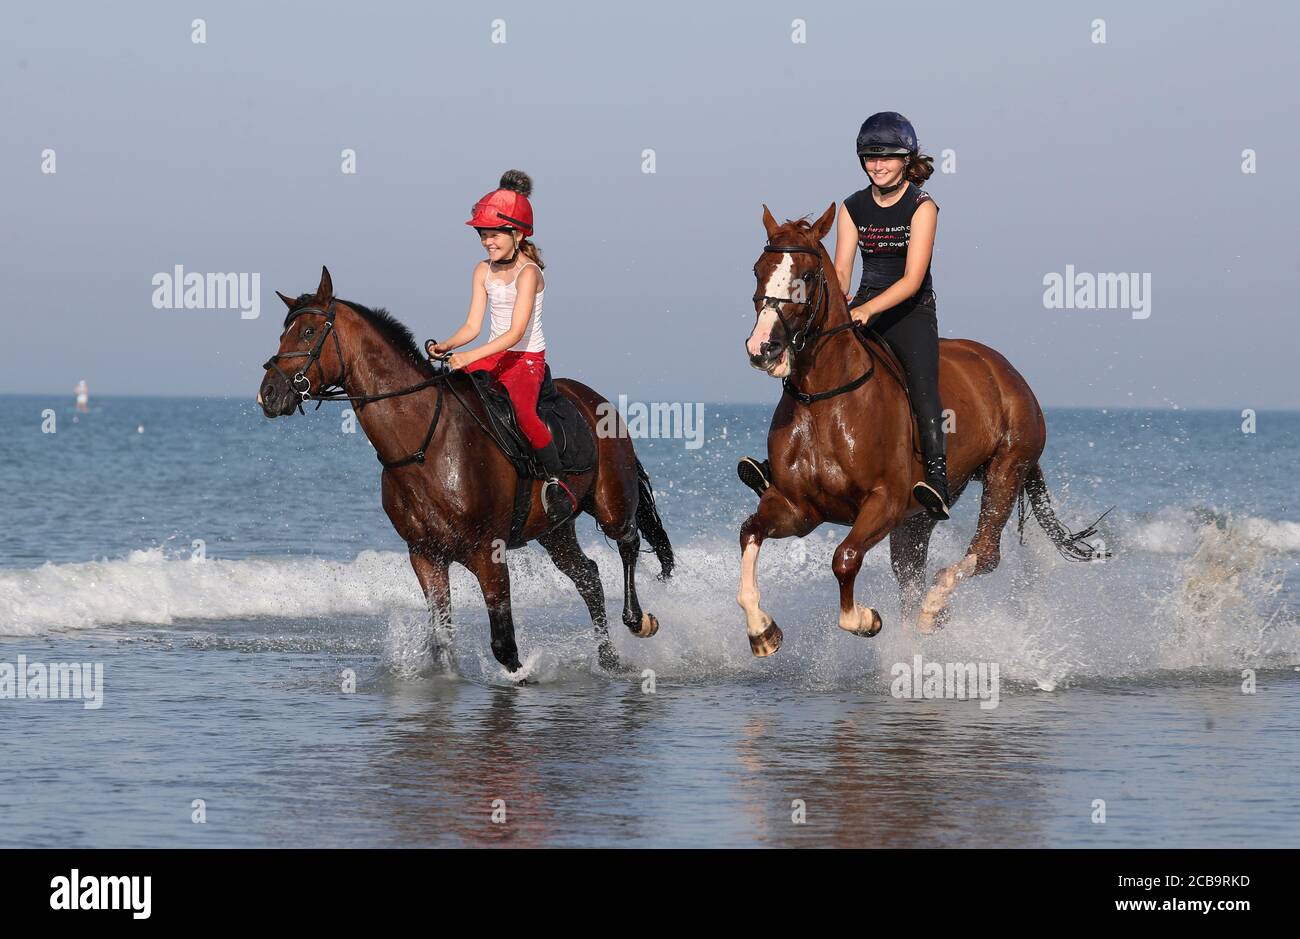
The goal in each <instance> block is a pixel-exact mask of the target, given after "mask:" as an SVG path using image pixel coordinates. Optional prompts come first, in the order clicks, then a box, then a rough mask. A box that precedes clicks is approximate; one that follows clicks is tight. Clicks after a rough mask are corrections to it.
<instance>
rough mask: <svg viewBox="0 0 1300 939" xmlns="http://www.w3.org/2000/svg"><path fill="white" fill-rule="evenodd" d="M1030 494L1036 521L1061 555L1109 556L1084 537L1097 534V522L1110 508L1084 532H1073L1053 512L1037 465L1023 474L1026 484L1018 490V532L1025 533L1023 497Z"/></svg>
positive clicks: (1083, 558) (1072, 558)
mask: <svg viewBox="0 0 1300 939" xmlns="http://www.w3.org/2000/svg"><path fill="white" fill-rule="evenodd" d="M1026 495H1028V496H1029V502H1030V504H1031V505H1032V506H1033V507H1034V518H1036V519H1038V524H1039V525H1040V526H1041V527H1042V529H1043V531H1045V532H1046V533H1047V537H1048V538H1051V539H1052V544H1054V545H1056V550H1057V551H1059V552H1060V554H1061V557H1063V558H1066V559H1067V560H1070V561H1096V560H1103V559H1105V558H1108V557H1110V556H1111V554H1110V552H1109V551H1107V550H1105V549H1104V548H1100V549H1099V548H1097V547H1096V546H1094V545H1091V544H1089V543H1088V542H1087V540H1086V539H1088V538H1091V537H1092V536H1093V535H1095V534H1097V522H1100V521H1101V520H1102V519H1103V518H1105V517H1106V516H1107V515H1109V514H1110V511H1111V510H1110V509H1107V510H1106V511H1105V512H1102V513H1101V515H1100V516H1098V518H1097V521H1096V522H1093V523H1092V524H1091V525H1089V526H1088V527H1087V528H1085V529H1084V530H1083V531H1079V532H1073V531H1070V529H1068V528H1066V527H1065V526H1064V525H1062V524H1061V522H1060V520H1059V519H1058V518H1057V517H1056V513H1055V512H1053V511H1052V498H1051V496H1049V495H1048V494H1047V481H1046V480H1045V479H1043V470H1042V468H1041V467H1040V466H1038V464H1034V468H1033V469H1032V470H1030V471H1029V475H1028V476H1027V477H1025V485H1024V488H1023V489H1022V490H1021V493H1020V522H1019V528H1020V534H1021V537H1023V536H1024V531H1025V502H1024V497H1025V496H1026Z"/></svg>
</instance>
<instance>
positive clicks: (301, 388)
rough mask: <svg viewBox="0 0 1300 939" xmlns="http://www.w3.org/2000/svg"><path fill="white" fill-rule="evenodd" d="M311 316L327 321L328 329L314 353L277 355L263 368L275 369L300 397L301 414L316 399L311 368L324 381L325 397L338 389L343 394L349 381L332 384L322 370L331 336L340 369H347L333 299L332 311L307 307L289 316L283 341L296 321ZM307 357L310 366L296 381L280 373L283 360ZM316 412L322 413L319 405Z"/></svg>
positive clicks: (298, 371) (298, 374) (323, 332)
mask: <svg viewBox="0 0 1300 939" xmlns="http://www.w3.org/2000/svg"><path fill="white" fill-rule="evenodd" d="M308 313H314V314H316V315H318V316H323V317H325V326H324V327H323V328H322V329H321V333H320V338H318V339H317V340H316V344H315V345H314V346H312V347H311V350H310V351H308V352H277V353H276V354H275V355H273V356H271V357H270V358H269V359H267V360H266V362H264V363H263V364H262V368H263V369H274V370H275V373H276V374H277V375H279V376H280V377H281V378H283V379H284V381H285V383H286V384H287V385H288V386H289V387H290V388H292V389H293V391H294V393H295V394H297V395H298V397H299V398H300V400H299V402H298V411H299V413H302V402H303V401H310V400H311V397H312V390H311V379H310V378H308V377H307V373H308V372H309V371H311V367H312V366H313V365H315V366H316V371H317V372H318V373H319V374H320V378H321V387H320V391H321V392H322V393H324V392H328V391H330V389H334V388H337V389H339V390H340V391H341V390H343V379H344V378H345V377H346V376H345V375H339V377H338V379H337V380H335V381H328V380H326V378H325V370H324V369H322V368H321V364H320V353H321V349H323V348H325V340H326V339H327V338H328V337H329V336H331V335H333V336H334V351H335V352H336V353H338V357H339V367H340V368H342V367H343V347H342V346H341V345H339V334H338V332H337V331H336V330H335V329H334V299H333V298H332V297H331V298H330V305H329V309H328V310H322V309H320V308H319V307H313V306H305V307H303V308H302V309H300V310H294V311H293V312H291V313H290V314H289V317H288V319H286V320H285V323H284V332H282V333H280V338H281V339H283V338H284V333H287V332H288V331H289V327H291V326H293V323H294V320H296V319H297V318H298V317H300V316H304V315H306V314H308ZM304 356H305V357H306V359H307V364H306V365H304V366H303V367H302V368H300V369H298V370H297V371H296V372H294V373H293V377H292V378H290V377H289V376H288V375H286V374H285V373H284V372H283V371H281V369H280V360H281V359H300V358H303V357H304ZM318 397H319V396H318ZM320 400H321V401H325V400H333V399H332V398H330V397H320ZM316 409H317V410H320V405H319V404H317V405H316Z"/></svg>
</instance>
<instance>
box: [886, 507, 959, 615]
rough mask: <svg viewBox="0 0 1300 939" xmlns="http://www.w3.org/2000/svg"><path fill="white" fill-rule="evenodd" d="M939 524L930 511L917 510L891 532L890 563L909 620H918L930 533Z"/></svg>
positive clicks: (902, 605) (900, 603) (900, 602)
mask: <svg viewBox="0 0 1300 939" xmlns="http://www.w3.org/2000/svg"><path fill="white" fill-rule="evenodd" d="M950 504H951V503H950ZM937 524H938V520H937V519H935V518H932V517H931V516H930V515H929V514H928V513H926V512H917V513H915V514H913V515H910V516H908V517H907V518H906V519H904V520H903V522H902V523H901V524H900V525H899V526H898V527H897V528H895V529H894V530H893V531H892V532H890V533H889V563H890V566H891V567H892V568H893V570H894V577H895V579H896V580H897V581H898V594H899V605H900V606H901V607H902V610H903V619H904V620H905V621H906V622H909V623H910V622H912V621H914V620H915V619H916V615H917V613H919V612H920V609H921V598H922V597H923V596H924V595H925V563H926V559H927V557H928V556H929V552H930V535H931V533H932V532H933V531H934V526H935V525H937Z"/></svg>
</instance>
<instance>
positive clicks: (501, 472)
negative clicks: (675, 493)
mask: <svg viewBox="0 0 1300 939" xmlns="http://www.w3.org/2000/svg"><path fill="white" fill-rule="evenodd" d="M276 294H277V296H279V297H280V299H281V300H283V301H284V303H285V305H286V306H287V307H288V308H289V309H288V313H287V314H286V316H285V320H284V331H283V333H282V334H281V336H280V346H279V349H278V351H277V352H276V354H275V355H273V356H272V357H271V358H270V360H269V361H267V363H266V364H265V366H263V368H264V373H263V375H262V379H261V382H260V383H259V385H258V389H259V390H258V397H257V400H258V403H259V404H260V405H261V406H262V411H263V413H264V414H265V415H266V416H267V417H268V418H274V417H279V416H282V415H288V414H292V413H293V411H294V409H295V408H297V409H298V410H299V411H300V412H301V410H302V407H301V406H302V403H303V402H304V401H310V400H317V401H325V400H348V401H352V402H354V403H357V404H358V405H359V406H358V407H357V408H356V415H357V421H358V423H360V425H361V428H362V430H363V431H364V432H365V434H366V436H367V437H368V438H369V439H370V442H371V444H373V445H374V448H375V454H376V456H377V457H378V458H379V461H380V462H381V463H382V464H383V466H384V468H383V471H382V477H381V478H382V498H383V506H384V511H385V512H386V513H387V514H388V518H389V519H390V520H391V521H392V523H393V527H394V528H395V529H396V530H397V533H398V534H399V535H401V536H402V539H403V540H404V541H405V542H406V545H407V549H408V552H409V554H410V559H411V567H412V568H413V569H414V570H415V576H416V578H417V579H418V580H419V582H420V588H421V589H422V590H423V592H424V596H425V599H426V602H427V603H428V606H429V610H430V614H431V617H432V622H433V646H434V651H435V653H437V654H438V655H439V656H442V655H445V654H447V653H448V651H449V650H448V649H447V648H446V647H445V646H444V645H443V644H442V641H441V637H440V634H439V633H440V628H447V629H450V625H451V588H450V582H449V577H448V567H449V565H450V563H451V562H453V561H455V562H457V563H459V564H462V565H464V566H465V567H466V568H468V569H469V571H470V572H471V573H472V574H473V575H474V576H475V578H477V580H478V583H479V587H480V588H481V589H482V591H483V599H484V601H485V602H486V604H487V610H488V620H489V623H490V628H491V634H492V654H493V655H494V656H495V657H496V660H497V661H498V662H500V663H501V664H502V665H503V666H504V667H505V668H506V669H507V670H509V671H511V672H516V671H518V670H519V668H520V662H519V651H518V648H517V646H516V644H515V627H514V620H513V618H512V615H511V610H510V570H509V567H508V566H507V564H506V553H505V550H504V549H505V546H506V543H507V536H508V535H509V534H510V530H511V520H512V515H513V511H514V503H515V494H516V484H517V482H518V474H517V471H516V469H515V467H514V464H513V463H511V462H510V460H509V459H508V458H507V457H506V455H505V453H504V452H503V451H502V450H501V448H500V447H499V446H497V444H496V443H495V442H494V441H493V439H492V438H491V437H489V436H488V434H487V432H486V431H485V430H484V429H483V426H484V419H485V418H484V415H482V414H477V413H474V411H475V409H476V408H481V402H479V401H478V399H477V398H476V396H475V395H474V394H473V393H472V392H471V391H470V390H469V389H470V382H471V381H472V379H471V378H470V376H469V375H467V374H465V373H463V372H450V371H439V370H437V369H435V368H434V366H433V365H432V364H431V363H430V362H429V361H428V360H427V359H426V358H425V356H424V355H422V354H421V353H420V350H419V349H418V348H417V347H416V344H415V338H414V337H413V336H412V335H411V331H410V330H409V329H407V328H406V326H404V325H403V324H402V323H400V322H399V321H398V320H397V319H395V318H394V317H393V316H392V315H391V314H389V313H388V312H387V311H385V310H382V309H376V310H370V309H368V308H366V307H364V306H362V305H360V304H358V303H353V302H351V301H347V300H342V299H339V298H336V297H335V296H334V285H333V282H332V280H331V278H330V273H329V271H328V270H327V269H325V268H321V279H320V285H319V286H318V287H317V288H316V292H315V294H303V295H302V296H299V297H297V298H290V297H286V296H285V295H284V294H282V293H280V292H279V291H276ZM281 365H285V366H286V367H288V368H290V369H291V371H292V373H293V374H292V375H287V374H286V373H285V371H284V370H283V369H282V368H281ZM555 387H556V388H557V389H558V390H559V392H560V393H561V394H563V395H565V396H567V397H568V398H569V399H570V400H571V401H572V402H573V403H574V404H575V405H576V406H577V408H578V411H579V412H580V413H581V415H582V416H583V418H584V420H585V421H586V422H587V423H588V424H589V425H590V427H591V433H592V438H593V440H594V441H595V444H596V460H595V463H594V465H593V466H592V468H591V469H590V470H589V471H588V472H585V473H580V474H571V475H570V476H569V479H568V482H569V487H570V489H571V490H572V491H573V495H574V497H575V498H576V499H577V500H578V505H579V510H580V512H585V513H587V514H589V515H591V516H593V517H594V518H595V519H596V522H597V524H598V525H599V526H600V528H601V530H602V531H603V532H604V533H605V534H606V535H607V536H608V537H610V538H612V539H613V540H614V541H615V542H617V544H618V553H619V557H621V558H622V561H623V623H624V625H626V626H627V628H628V629H629V630H630V631H631V632H632V634H633V635H634V636H637V637H639V638H649V637H650V636H653V635H654V634H655V633H656V632H657V631H658V629H659V622H658V620H656V619H655V617H654V616H653V615H652V614H650V613H644V612H642V610H641V604H640V601H639V600H638V598H637V591H636V563H637V557H638V555H639V553H640V548H641V535H645V537H646V540H647V541H649V543H650V546H651V547H652V548H653V549H654V553H655V555H656V557H657V558H658V561H659V566H660V575H659V576H660V579H661V580H662V579H666V578H667V577H669V576H670V575H671V574H672V569H673V563H674V562H673V549H672V546H671V545H670V544H669V541H668V535H667V533H666V532H665V531H664V527H663V523H662V522H661V521H660V518H659V513H658V510H657V508H656V506H655V500H654V492H653V490H652V488H651V486H650V480H649V477H648V476H647V475H646V472H645V470H644V469H643V468H642V466H641V462H640V460H638V459H637V456H636V453H635V451H634V450H633V447H632V441H631V438H630V437H629V436H628V434H627V433H626V430H625V429H624V425H623V424H622V421H621V420H620V419H619V418H618V415H617V411H614V410H613V405H611V404H610V403H609V402H608V401H606V400H605V399H604V398H602V397H601V396H600V395H598V394H597V393H596V392H595V391H593V390H592V389H590V388H588V387H587V386H586V385H583V384H581V383H580V382H576V381H573V380H572V379H556V380H555ZM332 389H338V390H339V391H333V390H332ZM447 392H451V393H447ZM319 407H320V405H319V404H318V405H317V408H319ZM611 414H612V415H614V417H615V421H616V424H617V426H616V427H615V428H614V430H615V432H614V433H612V434H611V433H610V432H609V416H610V415H611ZM602 415H603V416H604V420H605V431H606V432H605V433H597V428H598V427H599V426H601V425H600V424H599V423H598V422H599V421H600V420H601V417H602ZM540 492H541V482H540V481H534V482H533V483H532V493H531V504H530V505H529V506H528V512H527V517H526V520H525V521H524V523H523V527H522V529H521V531H520V535H519V538H520V541H522V542H527V541H532V540H534V539H535V540H537V541H538V542H539V543H540V544H541V545H542V547H543V548H545V549H546V552H547V554H549V555H550V557H551V560H552V561H554V562H555V566H556V567H558V568H559V569H560V571H561V572H562V573H564V574H565V575H566V576H567V577H568V578H569V579H570V580H572V581H573V583H574V584H575V586H577V588H578V593H579V594H580V595H581V596H582V599H583V601H584V603H586V606H587V610H588V612H589V613H590V615H591V621H592V625H593V626H594V627H595V631H596V638H597V640H598V642H599V655H600V662H601V664H602V666H603V667H607V668H616V667H617V666H618V657H617V654H616V653H615V651H614V647H613V644H612V643H611V642H610V639H609V629H608V625H607V622H606V613H605V593H604V589H603V587H602V586H601V582H600V569H599V567H598V566H597V564H596V562H595V561H593V560H591V558H589V557H587V555H586V554H584V553H583V550H582V548H581V546H580V545H579V544H578V539H577V535H576V533H575V530H574V523H575V521H576V519H577V516H574V517H572V518H570V519H568V520H567V521H565V522H564V523H562V524H561V525H560V526H559V527H553V526H552V523H551V521H550V520H549V519H548V518H547V517H546V514H545V512H544V511H543V509H542V505H541V498H540Z"/></svg>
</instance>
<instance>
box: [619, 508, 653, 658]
mask: <svg viewBox="0 0 1300 939" xmlns="http://www.w3.org/2000/svg"><path fill="white" fill-rule="evenodd" d="M640 555H641V536H640V535H639V534H638V533H637V530H636V526H635V525H634V526H632V528H631V529H630V530H629V531H628V532H627V533H626V534H624V535H623V537H622V538H619V539H618V556H619V558H621V559H622V561H623V625H624V626H626V627H627V628H628V629H629V630H631V632H632V635H634V636H636V637H637V638H638V639H649V638H650V637H651V636H653V635H654V634H655V633H657V632H659V620H657V619H655V616H654V614H653V613H642V612H641V601H640V600H639V599H638V598H637V595H636V562H637V558H638V557H640Z"/></svg>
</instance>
